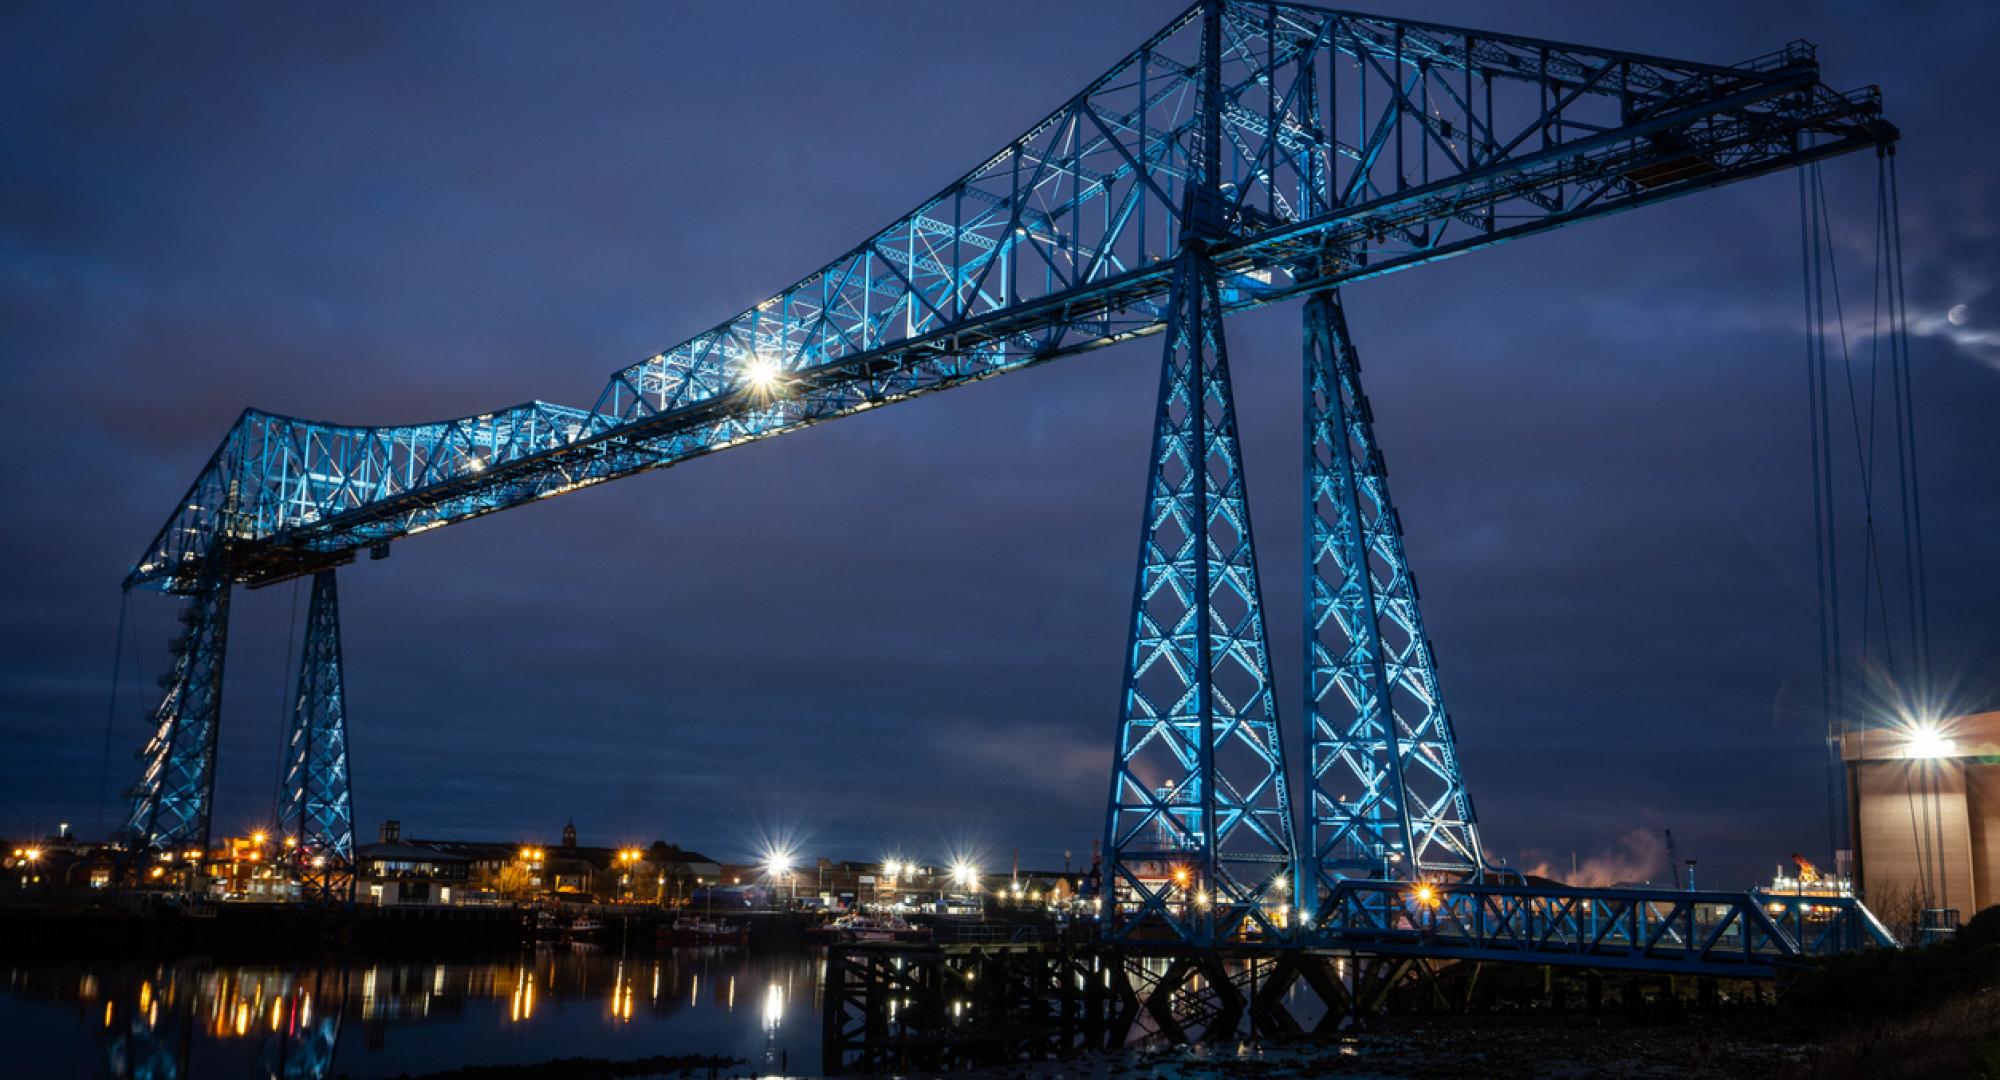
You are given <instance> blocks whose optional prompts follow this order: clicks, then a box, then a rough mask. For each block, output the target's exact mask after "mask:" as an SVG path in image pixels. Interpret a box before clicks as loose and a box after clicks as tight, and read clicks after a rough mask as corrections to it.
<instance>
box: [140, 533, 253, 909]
mask: <svg viewBox="0 0 2000 1080" xmlns="http://www.w3.org/2000/svg"><path fill="white" fill-rule="evenodd" d="M223 559H224V554H223V552H222V551H221V550H219V549H218V550H216V551H214V552H212V553H211V554H210V555H209V557H208V558H207V559H206V560H205V565H204V566H203V568H202V571H201V572H200V573H199V574H198V575H197V576H196V578H195V583H194V586H193V588H192V589H191V590H190V591H189V592H188V594H187V597H186V599H185V600H183V601H182V603H181V609H180V623H179V629H178V630H177V631H176V632H175V634H174V636H173V639H172V640H171V641H170V642H169V643H168V647H169V649H170V650H171V651H172V653H173V662H172V667H171V668H169V670H168V671H167V672H166V673H165V674H163V675H161V676H160V686H161V687H162V690H163V693H162V694H161V696H160V703H159V705H157V706H156V707H155V708H154V710H153V713H152V716H151V721H152V725H153V733H152V735H151V736H150V737H149V738H148V739H147V740H146V744H145V746H143V747H141V748H140V750H139V755H138V756H139V760H140V762H141V765H140V771H139V781H138V783H137V784H136V785H134V787H133V788H132V790H131V792H130V795H131V797H132V814H131V817H130V818H128V819H127V823H126V825H127V828H126V831H127V833H128V834H129V835H130V837H131V843H132V849H133V851H134V852H136V853H142V854H149V855H156V856H158V857H159V858H160V859H164V860H169V861H171V860H173V859H177V858H178V859H182V860H194V859H199V858H201V857H202V856H203V855H206V854H207V851H208V827H209V811H210V806H211V803H212V802H213V800H214V797H215V739H216V733H217V731H218V729H219V728H220V725H221V719H222V666H223V660H224V658H225V654H226V652H227V646H228V642H229V594H230V588H231V586H230V582H229V575H228V573H227V571H226V569H225V568H224V566H223V565H222V563H223ZM140 866H143V867H144V869H151V868H152V867H151V866H146V865H145V864H139V866H135V867H134V868H135V869H139V868H140Z"/></svg>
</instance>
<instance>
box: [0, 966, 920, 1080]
mask: <svg viewBox="0 0 2000 1080" xmlns="http://www.w3.org/2000/svg"><path fill="white" fill-rule="evenodd" d="M638 965H644V967H643V968H641V967H639V966H638ZM822 970H823V968H822V960H821V955H820V954H819V953H818V952H817V951H806V950H800V951H799V952H796V953H793V954H789V955H785V956H768V955H757V956H752V955H750V954H748V953H747V952H743V951H740V950H733V949H728V948H715V947H709V948H702V949H686V950H671V951H662V952H660V953H657V954H644V953H641V954H638V955H627V956H620V955H618V953H617V952H615V951H612V952H610V953H609V955H606V954H605V953H603V952H599V951H597V950H595V949H588V948H581V949H575V950H572V949H570V948H567V947H564V948H557V949H551V948H548V947H543V948H540V949H536V950H534V951H533V952H532V953H523V954H517V955H515V956H512V957H510V958H507V959H504V960H500V961H498V962H478V963H452V962H446V963H442V964H440V963H436V962H434V961H431V960H428V959H427V960H425V961H422V962H420V963H416V964H401V963H397V962H394V961H390V960H382V961H379V962H362V963H358V964H353V965H352V966H347V965H343V964H341V963H340V962H338V960H332V961H326V962H320V963H308V964H303V965H299V964H294V965H283V964H264V965H217V964H214V963H212V962H210V961H208V960H200V959H190V960H183V961H167V962H159V961H144V962H124V961H116V960H111V961H104V962H99V963H76V964H48V965H34V966H14V965H8V964H4V963H0V976H6V978H0V1021H5V1020H6V1019H8V1016H7V1013H8V1011H9V1010H10V1009H11V1008H12V1007H13V1006H14V1005H15V1004H16V1002H17V1001H28V1000H36V999H39V1000H43V1001H69V1002H72V1003H74V1004H75V1005H76V1006H78V1007H77V1008H75V1009H73V1010H72V1011H70V1012H69V1013H68V1017H69V1019H68V1020H67V1023H68V1024H69V1026H70V1028H71V1033H70V1035H69V1036H67V1037H65V1036H63V1035H62V1034H61V1033H60V1032H51V1033H50V1036H51V1037H49V1038H46V1039H38V1040H34V1043H35V1045H34V1046H32V1047H30V1048H29V1049H28V1050H27V1052H26V1056H25V1057H21V1056H17V1055H15V1054H12V1053H10V1056H9V1057H8V1058H6V1059H0V1060H5V1061H6V1064H5V1065H4V1066H0V1078H4V1077H12V1076H36V1077H42V1076H47V1077H53V1078H58V1080H59V1078H62V1077H77V1078H79V1080H82V1078H86V1077H98V1076H104V1075H112V1076H141V1075H149V1076H190V1075H192V1076H205V1075H270V1076H278V1075H283V1076H288V1077H289V1076H300V1077H332V1076H338V1075H341V1074H343V1073H346V1074H350V1075H356V1076H374V1075H387V1076H394V1075H397V1074H398V1073H400V1072H405V1071H408V1072H430V1071H437V1070H440V1069H444V1068H449V1067H453V1066H473V1065H492V1064H534V1063H539V1062H546V1061H551V1060H554V1059H557V1058H561V1057H574V1056H586V1057H604V1058H608V1059H616V1058H618V1057H621V1056H631V1057H639V1056H645V1055H648V1054H655V1053H659V1052H662V1051H666V1052H669V1053H686V1054H697V1055H708V1054H715V1055H720V1056H723V1057H733V1058H735V1059H736V1060H738V1061H744V1062H751V1061H756V1060H757V1059H758V1057H759V1055H760V1054H761V1055H762V1057H763V1058H764V1060H765V1062H766V1063H767V1065H768V1067H767V1068H766V1070H765V1071H776V1072H788V1071H790V1070H789V1069H787V1068H786V1067H785V1065H786V1063H787V1062H789V1061H791V1060H794V1059H797V1060H806V1061H811V1060H816V1058H817V1054H818V1052H819V1039H820V1031H821V1025H820V1024H817V1023H813V1022H811V1021H812V1020H813V1019H815V1018H816V1015H817V1014H816V1012H815V1011H814V1010H815V1009H816V1008H817V1005H816V1002H817V1001H818V1000H819V988H820V982H819V978H818V976H819V974H820V972H821V971H822ZM642 974H643V975H645V976H647V996H646V1000H645V1001H643V1002H642V1001H641V1000H640V995H639V990H640V987H639V979H640V977H641V975H642ZM9 979H11V981H9ZM739 982H741V983H742V984H743V990H744V992H745V993H748V994H752V995H753V997H752V998H751V999H750V1001H749V1007H746V1008H745V1009H743V1010H742V1011H740V1012H739V1011H736V1009H735V1004H736V991H737V984H738V983H739ZM704 994H706V995H707V998H706V999H704V997H703V995H704ZM607 999H608V1000H607ZM552 1002H553V1004H551V1003H552ZM585 1003H589V1004H588V1005H587V1006H586V1007H583V1008H578V1007H577V1006H578V1005H584V1004H585ZM904 1004H907V1003H904ZM607 1005H608V1006H609V1007H608V1008H607V1007H606V1006H607ZM705 1005H720V1006H723V1007H722V1008H705V1007H703V1006H705ZM788 1010H797V1014H796V1015H792V1016H787V1015H786V1014H787V1011H788ZM79 1040H81V1042H79ZM91 1043H94V1044H96V1050H97V1052H96V1053H94V1054H85V1055H83V1056H81V1057H78V1056H76V1054H75V1048H76V1047H78V1046H79V1045H84V1044H91ZM799 1055H803V1057H802V1058H800V1057H799ZM189 1060H192V1061H194V1062H195V1063H196V1066H197V1067H196V1069H195V1071H193V1072H189V1071H188V1069H187V1067H186V1062H188V1061H189Z"/></svg>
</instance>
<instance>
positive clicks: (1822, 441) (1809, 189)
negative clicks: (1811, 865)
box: [1799, 166, 1842, 851]
mask: <svg viewBox="0 0 2000 1080" xmlns="http://www.w3.org/2000/svg"><path fill="white" fill-rule="evenodd" d="M1809 168H1810V167H1809V166H1807V167H1801V168H1800V170H1799V254H1800V258H1801V260H1802V262H1803V264H1804V271H1805V274H1804V279H1805V280H1804V287H1805V301H1806V411H1807V427H1808V428H1809V430H1810V433H1811V449H1812V485H1813V562H1814V575H1815V577H1814V589H1815V592H1816V593H1817V594H1818V601H1819V651H1820V714H1821V716H1822V717H1823V718H1824V720H1825V723H1826V755H1827V760H1826V831H1827V846H1828V848H1829V849H1830V850H1833V851H1837V850H1839V848H1840V822H1839V804H1840V796H1839V790H1838V789H1839V778H1838V775H1837V773H1838V770H1839V768H1840V758H1839V745H1840V744H1839V736H1840V735H1841V733H1842V732H1841V725H1840V723H1839V717H1840V700H1841V697H1842V687H1841V683H1842V679H1841V672H1840V592H1839V588H1838V586H1837V584H1836V575H1837V568H1838V565H1839V560H1838V552H1837V549H1836V547H1835V544H1834V535H1833V480H1832V454H1831V452H1830V449H1829V443H1830V441H1831V433H1830V432H1828V431H1827V420H1826V413H1827V409H1826V362H1825V342H1824V334H1823V329H1824V323H1825V317H1826V310H1825V309H1826V302H1825V293H1824V288H1823V284H1822V281H1821V278H1820V273H1819V267H1820V258H1819V256H1820V251H1819V238H1820V233H1819V228H1818V220H1819V218H1818V215H1819V212H1820V204H1819V200H1818V197H1817V194H1816V192H1815V189H1814V187H1813V185H1812V183H1811V182H1810V180H1811V177H1810V176H1809V175H1808V169H1809Z"/></svg>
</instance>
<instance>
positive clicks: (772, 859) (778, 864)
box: [764, 848, 792, 899]
mask: <svg viewBox="0 0 2000 1080" xmlns="http://www.w3.org/2000/svg"><path fill="white" fill-rule="evenodd" d="M764 872H765V873H766V874H767V875H769V876H770V878H771V881H772V882H773V883H774V884H775V885H779V886H782V885H783V883H784V882H785V880H786V879H788V878H790V877H791V874H792V852H791V851H790V850H788V849H785V848H775V849H773V850H771V851H769V852H767V853H766V854H765V856H764ZM780 898H781V899H782V895H781V896H780Z"/></svg>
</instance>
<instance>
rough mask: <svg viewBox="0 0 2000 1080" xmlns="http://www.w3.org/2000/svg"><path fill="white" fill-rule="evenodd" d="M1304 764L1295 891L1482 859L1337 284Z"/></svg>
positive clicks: (1314, 436) (1316, 403) (1321, 448)
mask: <svg viewBox="0 0 2000 1080" xmlns="http://www.w3.org/2000/svg"><path fill="white" fill-rule="evenodd" d="M1305 352H1306V417H1305V419H1306V533H1307V535H1306V583H1307V589H1308V592H1307V600H1306V603H1307V613H1306V652H1307V655H1306V663H1307V678H1308V685H1307V698H1306V711H1307V734H1306V750H1307V768H1308V776H1307V782H1308V788H1309V792H1310V796H1309V797H1310V800H1311V810H1310V814H1311V821H1310V829H1311V840H1312V856H1311V865H1310V866H1309V867H1308V868H1307V872H1308V878H1307V880H1306V881H1305V882H1304V888H1305V889H1309V890H1314V892H1313V893H1308V894H1305V895H1302V897H1301V899H1302V900H1306V899H1310V898H1312V897H1314V896H1320V897H1323V896H1324V895H1325V894H1326V892H1327V890H1329V889H1331V887H1332V885H1333V883H1334V882H1335V881H1337V880H1339V879H1340V878H1344V877H1399V878H1417V877H1429V876H1454V877H1455V876H1460V875H1464V874H1466V873H1469V872H1472V871H1474V870H1475V869H1478V868H1480V867H1481V866H1482V865H1483V864H1482V861H1481V857H1480V849H1479V834H1478V831H1477V829H1476V828H1475V827H1474V823H1473V815H1472V800H1471V797H1470V796H1469V795H1468V794H1467V793H1466V790H1465V782H1464V780H1463V779H1462V778H1461V777H1460V775H1459V769H1458V758H1457V750H1456V746H1455V740H1454V738H1453V735H1452V730H1451V719H1450V717H1449V716H1448V715H1446V713H1445V709H1444V702H1443V700H1442V699H1441V698H1440V697H1439V695H1438V684H1437V668H1436V664H1435V662H1434V661H1433V658H1432V655H1431V644H1430V639H1429V638H1427V637H1425V636H1424V624H1423V618H1422V616H1421V615H1420V614H1419V613H1418V611H1417V584H1416V579H1415V578H1414V577H1412V575H1411V573H1410V568H1409V562H1408V560H1407V559H1406V558H1405V555H1404V550H1403V532H1402V522H1401V520H1400V519H1399V518H1398V517H1397V515H1396V511H1395V508H1394V507H1393V506H1392V505H1391V503H1390V501H1389V484H1388V470H1387V469H1386V468H1385V467H1384V465H1383V462H1382V450H1381V446H1380V445H1379V444H1378V443H1377V442H1376V441H1375V431H1374V417H1373V414H1372V413H1371V411H1370V410H1369V407H1368V399H1367V397H1366V396H1365V395H1363V394H1362V392H1361V360H1360V357H1359V355H1358V354H1356V352H1355V350H1354V344H1353V341H1352V339H1351V338H1350V337H1349V335H1348V332H1347V320H1346V317H1345V316H1344V315H1343V313H1342V311H1341V307H1340V299H1339V296H1338V294H1337V293H1334V292H1331V291H1329V292H1321V293H1315V294H1314V295H1313V296H1311V297H1310V298H1308V299H1307V301H1306V305H1305Z"/></svg>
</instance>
